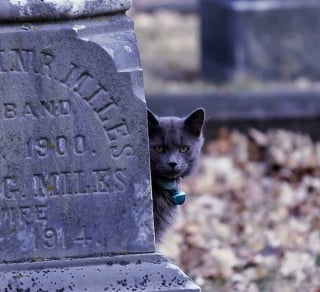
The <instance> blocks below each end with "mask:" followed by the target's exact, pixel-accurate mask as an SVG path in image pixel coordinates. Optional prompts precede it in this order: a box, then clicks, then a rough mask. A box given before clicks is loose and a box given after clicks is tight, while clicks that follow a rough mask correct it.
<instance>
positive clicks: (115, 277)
mask: <svg viewBox="0 0 320 292" xmlns="http://www.w3.org/2000/svg"><path fill="white" fill-rule="evenodd" d="M0 287H1V291H77V292H81V291H91V292H93V291H94V292H99V291H146V292H148V291H153V292H154V291H167V292H169V291H170V292H174V291H185V292H196V291H200V289H199V288H198V287H197V286H196V285H195V284H193V282H192V281H191V280H190V279H189V278H188V277H187V276H186V275H185V274H184V273H183V272H182V271H181V270H180V269H179V268H177V267H176V266H175V265H173V264H171V263H170V262H168V260H166V258H164V257H163V256H161V255H159V254H139V255H125V256H121V255H118V256H114V257H103V258H94V259H77V260H65V261H48V262H38V263H37V262H34V263H28V264H23V263H21V264H8V265H6V266H1V267H0Z"/></svg>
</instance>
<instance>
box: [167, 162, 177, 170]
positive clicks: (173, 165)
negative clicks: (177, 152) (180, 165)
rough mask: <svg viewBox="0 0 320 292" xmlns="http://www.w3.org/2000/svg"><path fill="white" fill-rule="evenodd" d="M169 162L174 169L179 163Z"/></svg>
mask: <svg viewBox="0 0 320 292" xmlns="http://www.w3.org/2000/svg"><path fill="white" fill-rule="evenodd" d="M168 164H169V165H170V167H171V168H172V169H174V168H175V167H176V166H177V163H176V162H169V163H168Z"/></svg>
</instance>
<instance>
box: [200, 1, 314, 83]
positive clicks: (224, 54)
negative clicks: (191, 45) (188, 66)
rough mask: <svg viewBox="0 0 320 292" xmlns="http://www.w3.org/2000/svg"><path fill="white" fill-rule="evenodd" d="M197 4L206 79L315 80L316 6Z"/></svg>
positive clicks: (305, 3)
mask: <svg viewBox="0 0 320 292" xmlns="http://www.w3.org/2000/svg"><path fill="white" fill-rule="evenodd" d="M200 5H201V7H200V14H201V23H202V25H201V46H202V52H201V54H202V61H201V63H202V73H203V75H204V77H205V78H207V79H212V80H216V81H229V80H231V81H232V80H249V81H250V80H261V81H264V80H276V81H287V80H295V79H297V78H301V77H302V78H308V79H311V80H312V79H313V80H318V79H319V77H320V65H319V64H320V62H319V56H318V51H319V49H320V39H319V38H318V34H319V32H320V18H319V14H320V2H319V1H317V0H305V1H298V0H251V1H248V0H203V1H200Z"/></svg>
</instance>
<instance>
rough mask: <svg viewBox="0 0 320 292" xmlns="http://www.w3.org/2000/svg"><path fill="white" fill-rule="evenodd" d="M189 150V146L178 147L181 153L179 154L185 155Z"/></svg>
mask: <svg viewBox="0 0 320 292" xmlns="http://www.w3.org/2000/svg"><path fill="white" fill-rule="evenodd" d="M189 149H190V147H189V146H180V147H179V152H181V153H186V152H188V151H189Z"/></svg>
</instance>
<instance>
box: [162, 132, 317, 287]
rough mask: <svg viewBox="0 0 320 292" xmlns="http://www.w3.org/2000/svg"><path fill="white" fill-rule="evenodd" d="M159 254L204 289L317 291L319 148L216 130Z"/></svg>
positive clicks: (299, 137)
mask: <svg viewBox="0 0 320 292" xmlns="http://www.w3.org/2000/svg"><path fill="white" fill-rule="evenodd" d="M182 188H183V189H184V191H185V192H186V193H187V194H188V200H187V202H186V204H184V205H183V206H182V207H181V208H180V210H179V212H178V217H177V219H176V221H175V224H174V225H173V227H172V228H171V230H170V231H169V232H168V234H167V235H166V238H165V239H164V241H163V243H162V245H161V247H160V251H162V252H163V253H164V254H165V255H167V256H168V257H170V258H171V259H172V260H173V261H175V262H176V263H177V264H178V265H179V266H180V267H181V268H182V269H183V270H184V271H185V272H186V273H187V274H188V275H190V276H191V277H192V278H193V279H194V280H195V282H196V283H197V284H199V285H200V286H201V287H202V290H203V291H204V292H209V291H210V292H213V291H268V292H269V291H270V292H271V291H274V292H278V291H284V292H286V291H288V292H292V291H297V292H305V291H310V292H319V291H320V143H319V142H314V141H312V140H311V138H310V137H309V136H308V135H304V134H300V133H295V132H289V131H285V130H268V131H267V132H261V131H258V130H256V129H251V130H249V131H248V133H246V134H241V133H239V132H236V131H232V132H230V131H229V130H227V129H221V130H220V132H219V136H218V138H217V139H216V140H212V141H207V142H206V144H205V146H204V149H203V155H202V157H201V161H200V166H199V170H198V172H197V173H196V174H195V175H194V176H192V177H190V178H187V179H185V180H184V181H183V182H182Z"/></svg>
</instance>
